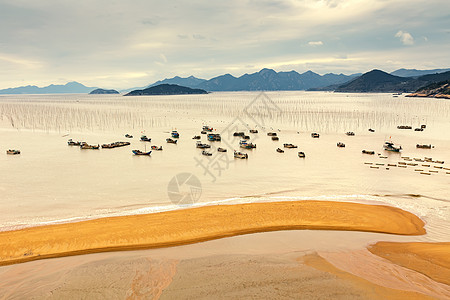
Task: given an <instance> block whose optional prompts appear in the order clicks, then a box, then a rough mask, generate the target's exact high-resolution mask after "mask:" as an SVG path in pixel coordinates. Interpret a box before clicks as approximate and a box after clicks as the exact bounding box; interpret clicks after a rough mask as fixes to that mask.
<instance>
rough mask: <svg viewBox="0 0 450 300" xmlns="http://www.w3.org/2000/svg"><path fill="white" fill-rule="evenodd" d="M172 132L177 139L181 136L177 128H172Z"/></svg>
mask: <svg viewBox="0 0 450 300" xmlns="http://www.w3.org/2000/svg"><path fill="white" fill-rule="evenodd" d="M170 134H171V135H172V137H173V138H174V139H177V138H179V137H180V134H179V133H178V131H176V130H172V132H171V133H170Z"/></svg>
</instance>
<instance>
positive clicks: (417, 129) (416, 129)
mask: <svg viewBox="0 0 450 300" xmlns="http://www.w3.org/2000/svg"><path fill="white" fill-rule="evenodd" d="M414 131H423V128H420V127H417V128H414Z"/></svg>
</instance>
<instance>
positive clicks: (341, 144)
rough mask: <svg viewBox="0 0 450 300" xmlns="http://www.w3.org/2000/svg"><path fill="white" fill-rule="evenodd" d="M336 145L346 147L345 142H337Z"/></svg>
mask: <svg viewBox="0 0 450 300" xmlns="http://www.w3.org/2000/svg"><path fill="white" fill-rule="evenodd" d="M336 146H338V147H339V148H345V144H344V143H342V142H339V143H337V144H336Z"/></svg>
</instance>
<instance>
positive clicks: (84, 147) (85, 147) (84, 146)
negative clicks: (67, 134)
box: [80, 142, 100, 150]
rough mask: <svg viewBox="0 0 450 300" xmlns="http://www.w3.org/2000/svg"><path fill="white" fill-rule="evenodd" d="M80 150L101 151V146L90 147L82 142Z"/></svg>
mask: <svg viewBox="0 0 450 300" xmlns="http://www.w3.org/2000/svg"><path fill="white" fill-rule="evenodd" d="M80 148H81V149H94V150H97V149H100V145H89V144H88V143H86V142H82V143H81V145H80Z"/></svg>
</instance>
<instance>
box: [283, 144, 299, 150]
mask: <svg viewBox="0 0 450 300" xmlns="http://www.w3.org/2000/svg"><path fill="white" fill-rule="evenodd" d="M283 146H284V148H289V149H293V148H297V146H296V145H293V144H283Z"/></svg>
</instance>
